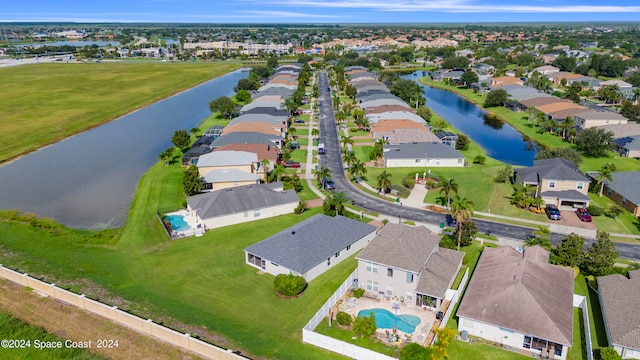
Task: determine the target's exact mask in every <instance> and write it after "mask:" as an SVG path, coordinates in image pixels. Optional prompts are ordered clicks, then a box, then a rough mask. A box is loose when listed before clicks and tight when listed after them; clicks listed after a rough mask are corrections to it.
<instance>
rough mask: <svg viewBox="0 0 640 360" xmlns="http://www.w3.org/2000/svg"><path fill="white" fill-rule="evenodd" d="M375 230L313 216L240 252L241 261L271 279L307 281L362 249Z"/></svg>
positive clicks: (332, 218) (338, 219)
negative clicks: (288, 277)
mask: <svg viewBox="0 0 640 360" xmlns="http://www.w3.org/2000/svg"><path fill="white" fill-rule="evenodd" d="M375 231H376V227H375V226H372V225H369V224H365V223H363V222H360V221H356V220H352V219H349V218H346V217H343V216H336V217H330V216H326V215H322V214H318V215H314V216H312V217H310V218H308V219H306V220H304V221H301V222H299V223H298V224H296V225H293V226H291V227H289V228H287V229H285V230H283V231H281V232H279V233H277V234H275V235H273V236H270V237H268V238H266V239H264V240H262V241H261V242H259V243H256V244H254V245H251V246H249V247H247V248H246V249H244V253H245V261H246V263H247V264H248V265H251V266H253V267H256V268H258V269H260V270H262V271H265V272H267V273H269V274H272V275H279V274H289V273H291V274H293V275H298V276H302V277H304V278H305V280H307V281H311V280H313V279H315V278H316V277H318V276H320V275H322V273H324V272H325V271H327V270H328V269H330V268H332V267H334V266H336V265H337V264H339V263H340V262H342V261H343V260H345V259H347V258H348V257H350V256H351V255H353V254H355V253H356V252H358V251H360V250H361V249H362V248H363V247H365V246H366V245H367V244H368V243H369V242H370V241H371V240H372V239H373V238H374V237H375V235H376V232H375Z"/></svg>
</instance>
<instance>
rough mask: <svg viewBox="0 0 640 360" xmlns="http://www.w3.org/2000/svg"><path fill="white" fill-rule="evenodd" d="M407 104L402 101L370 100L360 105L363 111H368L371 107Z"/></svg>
mask: <svg viewBox="0 0 640 360" xmlns="http://www.w3.org/2000/svg"><path fill="white" fill-rule="evenodd" d="M403 104H406V103H405V102H404V101H402V100H401V99H378V100H369V101H363V102H362V103H360V104H358V105H359V106H360V107H361V108H362V109H367V108H369V107H375V106H382V105H403Z"/></svg>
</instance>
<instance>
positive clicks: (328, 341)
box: [302, 269, 394, 360]
mask: <svg viewBox="0 0 640 360" xmlns="http://www.w3.org/2000/svg"><path fill="white" fill-rule="evenodd" d="M357 271H358V270H357V269H356V270H354V271H353V272H352V273H351V275H349V276H348V277H347V279H346V280H345V281H344V282H343V283H342V285H340V287H339V288H338V290H336V292H334V293H333V295H331V297H329V299H328V300H327V301H326V302H325V303H324V305H322V307H321V308H320V310H318V312H316V314H315V315H314V316H313V317H312V318H311V320H309V322H308V323H307V325H305V326H304V328H303V329H302V341H303V342H305V343H308V344H311V345H315V346H317V347H320V348H323V349H325V350H329V351H333V352H335V353H338V354H341V355H344V356H348V357H351V358H354V359H370V360H393V359H394V358H392V357H389V356H386V355H383V354H380V353H377V352H375V351H372V350H369V349H365V348H362V347H360V346H356V345H353V344H349V343H347V342H344V341H341V340H336V339H334V338H332V337H329V336H326V335H322V334H318V333H315V332H313V330H314V329H315V328H316V326H318V324H320V322H321V321H322V319H324V317H325V316H327V314H328V313H329V311H330V310H331V308H332V307H334V306H335V305H336V303H337V302H338V300H340V299H341V298H342V296H343V295H344V294H346V293H347V291H348V290H349V289H350V288H351V287H352V286H353V281H354V280H356V279H357V275H358V274H357Z"/></svg>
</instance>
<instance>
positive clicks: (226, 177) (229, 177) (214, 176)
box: [202, 169, 260, 184]
mask: <svg viewBox="0 0 640 360" xmlns="http://www.w3.org/2000/svg"><path fill="white" fill-rule="evenodd" d="M202 178H203V179H204V182H206V183H212V184H215V183H228V182H236V181H238V182H239V181H242V182H245V181H251V182H256V181H258V180H260V175H256V174H252V173H248V172H246V171H242V170H239V169H216V170H211V171H209V172H208V173H206V174H205V175H204V176H203V177H202Z"/></svg>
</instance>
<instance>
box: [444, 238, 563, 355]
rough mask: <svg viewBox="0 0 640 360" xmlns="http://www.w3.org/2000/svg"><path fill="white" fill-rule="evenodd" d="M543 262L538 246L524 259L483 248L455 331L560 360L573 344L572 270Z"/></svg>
mask: <svg viewBox="0 0 640 360" xmlns="http://www.w3.org/2000/svg"><path fill="white" fill-rule="evenodd" d="M548 259H549V252H548V251H546V250H545V249H543V248H541V247H540V246H538V245H535V246H532V247H528V248H526V250H525V251H524V254H522V253H520V252H518V251H516V250H515V249H513V248H510V247H506V246H501V247H498V248H484V250H483V251H482V254H481V255H480V259H479V260H478V264H477V265H476V268H475V270H474V272H473V276H472V277H471V281H470V282H469V285H468V286H467V289H466V291H465V294H464V297H463V298H462V301H461V303H460V306H459V308H458V313H457V315H458V318H459V320H458V330H459V331H465V332H467V333H468V334H469V335H473V336H478V337H481V338H483V339H486V340H488V341H491V342H495V343H499V344H504V345H506V346H509V347H511V348H512V349H517V350H521V351H530V352H531V354H532V355H542V356H544V357H545V358H546V357H547V356H548V357H551V358H554V359H562V360H564V359H566V358H567V353H568V351H569V347H571V345H572V341H573V331H572V330H573V269H570V268H566V267H560V266H556V265H551V264H549V263H548Z"/></svg>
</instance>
